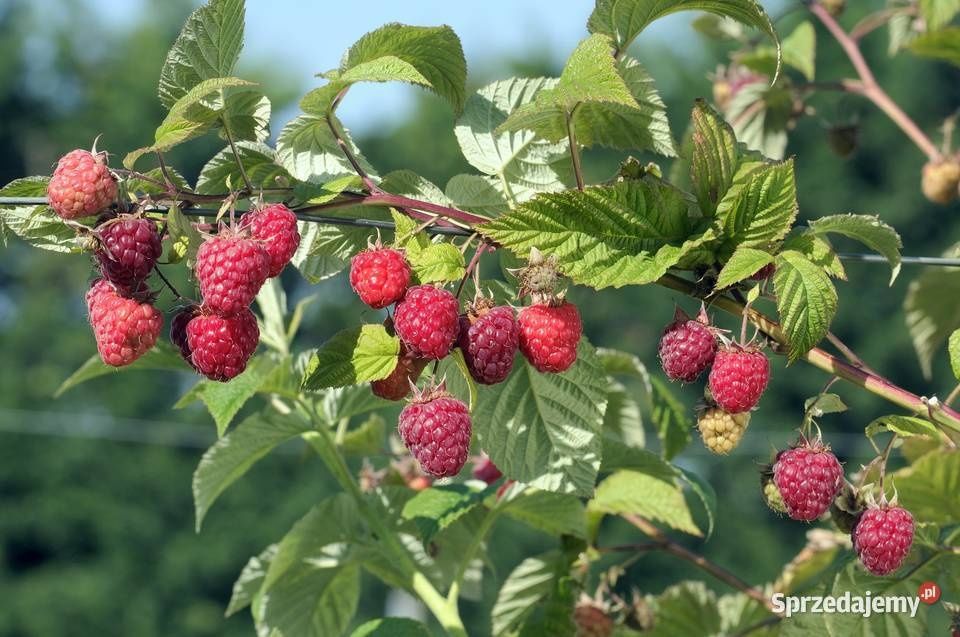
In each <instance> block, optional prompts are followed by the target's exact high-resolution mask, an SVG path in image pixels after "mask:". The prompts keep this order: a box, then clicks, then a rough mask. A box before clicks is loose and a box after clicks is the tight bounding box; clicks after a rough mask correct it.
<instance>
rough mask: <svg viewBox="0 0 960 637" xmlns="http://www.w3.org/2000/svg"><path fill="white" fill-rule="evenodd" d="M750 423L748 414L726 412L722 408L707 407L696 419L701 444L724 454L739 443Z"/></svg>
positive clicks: (714, 451)
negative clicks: (701, 439)
mask: <svg viewBox="0 0 960 637" xmlns="http://www.w3.org/2000/svg"><path fill="white" fill-rule="evenodd" d="M749 424H750V414H749V413H743V414H728V413H727V412H725V411H723V410H722V409H717V408H713V409H707V410H706V411H704V412H703V413H702V414H700V417H699V418H698V419H697V429H699V430H700V435H701V436H702V437H703V444H704V445H706V446H707V449H709V450H710V451H712V452H713V453H717V454H721V455H726V454H728V453H730V452H731V451H733V449H734V448H735V447H736V446H737V445H738V444H739V443H740V439H741V438H742V437H743V432H745V431H746V430H747V425H749Z"/></svg>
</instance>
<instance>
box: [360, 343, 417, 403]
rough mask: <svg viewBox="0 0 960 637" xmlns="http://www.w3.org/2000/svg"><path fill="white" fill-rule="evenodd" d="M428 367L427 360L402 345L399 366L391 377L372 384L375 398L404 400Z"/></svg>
mask: <svg viewBox="0 0 960 637" xmlns="http://www.w3.org/2000/svg"><path fill="white" fill-rule="evenodd" d="M426 366H427V359H425V358H420V357H419V356H416V355H414V354H412V353H410V351H409V350H407V348H406V347H405V346H404V345H403V343H400V355H399V356H398V358H397V366H396V367H395V368H394V370H393V371H392V372H391V373H390V375H389V376H387V377H386V378H384V379H382V380H375V381H373V382H372V383H370V389H372V390H373V394H374V395H375V396H379V397H380V398H385V399H386V400H403V399H404V398H406V397H407V395H408V394H409V393H410V383H416V382H417V379H418V378H420V374H421V373H423V370H424V368H425V367H426Z"/></svg>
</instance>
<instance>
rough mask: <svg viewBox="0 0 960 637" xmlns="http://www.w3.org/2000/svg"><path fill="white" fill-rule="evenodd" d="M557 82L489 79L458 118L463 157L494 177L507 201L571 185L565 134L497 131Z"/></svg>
mask: <svg viewBox="0 0 960 637" xmlns="http://www.w3.org/2000/svg"><path fill="white" fill-rule="evenodd" d="M556 85H557V80H554V79H546V78H542V77H541V78H530V79H525V78H523V79H518V78H511V79H508V80H501V81H498V82H493V83H492V84H488V85H486V86H484V87H483V88H481V89H480V90H479V91H477V92H476V93H474V94H473V95H471V96H470V98H469V99H468V100H467V103H466V106H465V108H464V111H463V115H462V116H461V117H460V119H459V120H457V125H456V128H455V129H454V133H455V134H456V136H457V141H458V142H459V144H460V149H461V151H462V152H463V156H464V157H466V159H467V161H468V162H470V164H471V165H472V166H473V167H474V168H476V169H477V170H479V171H480V172H482V173H484V174H486V175H490V176H491V177H495V178H496V179H497V180H498V182H499V187H498V190H500V191H501V192H502V193H503V195H504V197H505V198H506V200H507V201H508V202H511V203H516V202H521V201H526V200H527V199H530V197H532V196H533V195H535V194H536V193H538V192H556V191H559V190H564V189H565V188H567V187H569V186H571V185H572V184H573V174H572V173H571V171H570V155H569V146H568V144H567V141H566V139H564V140H563V141H561V142H559V143H550V142H547V141H544V140H541V139H538V138H537V136H536V135H535V134H534V133H533V132H532V131H525V130H521V131H517V132H512V133H501V132H496V131H497V129H498V128H499V127H500V125H501V124H503V122H505V121H506V120H507V118H508V117H509V116H510V115H511V114H513V113H514V112H515V111H516V110H517V109H518V108H520V107H522V106H524V105H525V104H530V103H531V102H532V101H533V100H534V99H535V98H536V96H537V94H538V93H540V92H541V91H543V90H548V89H552V88H555V87H556ZM451 199H453V197H452V196H451Z"/></svg>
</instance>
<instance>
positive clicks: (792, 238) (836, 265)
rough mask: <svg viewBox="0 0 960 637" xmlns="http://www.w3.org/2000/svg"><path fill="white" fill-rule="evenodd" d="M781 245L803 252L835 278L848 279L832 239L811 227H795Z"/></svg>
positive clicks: (783, 247) (783, 248) (784, 248)
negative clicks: (831, 241)
mask: <svg viewBox="0 0 960 637" xmlns="http://www.w3.org/2000/svg"><path fill="white" fill-rule="evenodd" d="M780 247H781V249H782V250H795V251H796V252H799V253H801V254H803V256H805V257H807V258H808V259H810V261H812V262H814V263H816V264H817V265H818V266H820V267H821V268H823V270H824V272H826V273H827V274H828V275H830V276H831V277H833V278H835V279H840V280H841V281H846V280H847V272H846V270H845V269H844V267H843V262H842V261H841V260H840V257H839V256H837V253H836V251H835V250H834V249H833V246H832V245H831V244H830V241H829V240H828V239H827V238H826V237H824V236H822V235H818V234H816V233H814V232H813V231H812V230H811V229H810V228H794V230H793V231H791V233H790V235H789V236H787V238H786V240H785V241H784V242H783V244H782V245H781V246H780Z"/></svg>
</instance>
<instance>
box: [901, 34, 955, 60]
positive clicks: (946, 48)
mask: <svg viewBox="0 0 960 637" xmlns="http://www.w3.org/2000/svg"><path fill="white" fill-rule="evenodd" d="M910 50H911V51H912V52H913V53H915V54H917V55H920V56H923V57H928V58H934V59H936V60H943V61H944V62H949V63H951V64H953V65H954V66H960V27H948V28H946V29H943V30H941V31H934V32H933V33H925V34H923V35H921V36H920V37H918V38H916V39H915V40H913V41H912V42H911V43H910Z"/></svg>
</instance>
